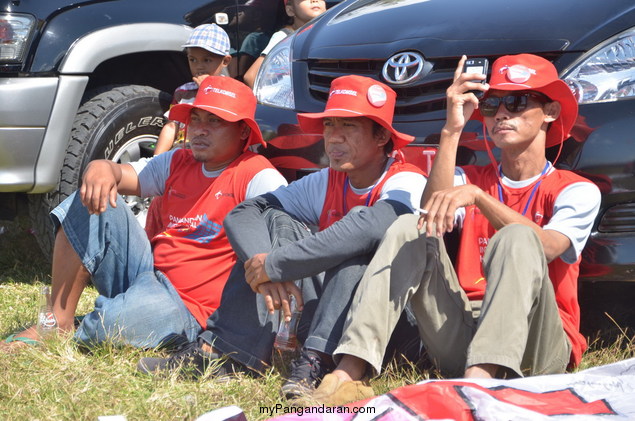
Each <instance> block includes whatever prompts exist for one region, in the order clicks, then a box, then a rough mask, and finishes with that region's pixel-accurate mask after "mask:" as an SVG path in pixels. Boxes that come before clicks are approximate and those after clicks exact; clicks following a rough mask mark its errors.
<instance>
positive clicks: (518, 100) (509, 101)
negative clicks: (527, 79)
mask: <svg viewBox="0 0 635 421" xmlns="http://www.w3.org/2000/svg"><path fill="white" fill-rule="evenodd" d="M529 98H533V99H535V100H537V101H539V102H540V103H543V104H544V103H547V102H551V100H550V99H549V97H547V96H546V95H543V94H541V93H539V92H524V93H517V94H511V95H505V96H503V97H495V96H489V97H486V98H483V99H482V100H480V101H479V104H478V108H479V110H480V111H481V115H482V116H483V117H494V116H495V115H496V112H497V111H498V107H500V105H501V103H502V104H504V105H505V108H506V109H507V111H509V112H510V113H519V112H521V111H525V110H526V109H527V104H528V102H529Z"/></svg>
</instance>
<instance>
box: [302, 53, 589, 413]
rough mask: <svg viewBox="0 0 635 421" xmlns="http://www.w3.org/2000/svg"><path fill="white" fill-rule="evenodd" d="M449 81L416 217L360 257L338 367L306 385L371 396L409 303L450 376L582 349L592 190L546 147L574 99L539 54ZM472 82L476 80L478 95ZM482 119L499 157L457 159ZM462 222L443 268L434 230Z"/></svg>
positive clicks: (327, 393)
mask: <svg viewBox="0 0 635 421" xmlns="http://www.w3.org/2000/svg"><path fill="white" fill-rule="evenodd" d="M464 62H465V57H463V58H462V59H461V61H460V62H459V66H458V67H457V70H456V72H455V75H454V83H453V84H452V85H451V86H450V87H449V89H448V90H447V104H448V106H447V121H446V124H445V126H444V128H443V130H442V132H441V139H440V142H439V151H438V153H437V155H436V158H435V161H434V164H433V167H432V170H431V173H430V177H429V179H428V183H427V185H426V190H425V192H424V196H423V198H422V200H421V207H422V208H423V209H422V210H421V212H420V213H421V215H420V216H419V217H417V216H415V215H406V216H403V217H400V218H399V220H398V221H397V222H396V223H395V224H393V225H392V226H391V227H390V229H389V230H388V232H387V233H386V236H385V237H384V240H383V242H382V244H381V245H380V247H379V248H378V251H377V253H376V254H375V258H374V260H373V261H372V262H371V263H370V264H369V266H368V270H367V271H366V274H365V275H364V278H363V279H362V282H361V284H360V286H359V290H360V291H363V290H364V289H365V288H368V287H369V285H373V287H374V288H375V294H357V295H356V296H355V299H354V301H353V305H352V306H351V311H350V313H349V315H348V318H347V322H346V326H345V329H344V334H343V337H342V341H341V342H340V344H339V346H338V348H337V350H336V351H335V359H336V360H338V361H339V363H338V367H337V369H336V370H335V371H334V372H333V373H332V374H330V375H329V376H327V377H326V378H325V379H324V381H323V382H322V384H321V386H320V388H319V389H318V390H317V391H316V393H315V394H314V397H315V398H316V399H317V400H318V401H320V402H323V403H327V404H342V403H345V402H348V401H351V400H355V399H359V397H360V395H362V393H360V392H361V391H364V394H368V393H369V392H368V390H367V389H368V385H367V384H365V383H363V382H361V381H360V379H363V378H364V377H365V375H366V372H367V368H368V366H370V368H371V369H372V371H374V372H375V373H379V372H380V370H381V361H382V356H383V352H384V350H385V345H386V343H387V335H388V334H389V333H390V332H391V331H392V330H393V327H394V325H395V322H396V318H397V317H398V316H399V314H400V313H401V310H402V309H403V307H404V305H405V304H406V303H407V302H410V304H411V306H412V310H413V311H414V313H415V316H416V318H417V324H418V326H419V333H420V336H421V339H422V341H423V344H424V346H425V348H426V351H427V353H428V355H429V356H430V358H431V360H432V361H433V363H434V364H435V365H436V367H437V368H438V369H439V370H440V371H441V373H442V374H444V375H447V376H458V377H468V378H470V377H515V376H523V375H534V374H549V373H562V372H564V371H565V369H566V368H567V367H568V366H575V365H577V364H578V363H579V362H580V358H581V355H582V353H583V352H584V350H585V349H586V341H585V338H584V337H583V336H582V335H581V334H580V332H579V326H580V309H579V306H578V302H577V278H578V271H579V263H580V253H581V251H582V248H583V247H584V244H585V242H586V240H587V238H588V236H589V233H590V231H591V227H592V225H593V222H594V220H595V216H596V214H597V212H598V208H599V204H600V192H599V190H598V188H597V187H596V186H595V185H594V184H593V183H591V182H589V181H588V180H586V179H584V178H582V177H580V176H578V175H576V174H574V173H572V172H569V171H564V170H558V169H555V168H554V167H553V165H552V163H550V162H549V161H548V160H547V158H546V155H545V147H549V146H556V145H559V144H562V142H563V141H564V140H565V139H566V138H567V137H568V136H569V131H570V130H571V128H572V126H573V123H574V121H575V119H576V116H577V102H576V100H575V98H574V96H573V94H572V92H571V91H570V89H569V88H568V86H567V85H566V84H565V83H564V82H563V81H561V80H560V79H559V78H558V74H557V72H556V69H555V67H554V66H553V65H552V64H551V63H550V62H549V61H547V60H545V59H543V58H541V57H538V56H534V55H529V54H520V55H516V56H504V57H501V58H499V59H498V60H496V61H495V62H494V64H493V66H492V75H491V80H490V82H489V84H484V85H483V84H481V83H478V82H475V81H474V80H483V79H485V75H478V74H464V73H462V68H463V64H464ZM473 90H480V91H483V92H484V98H483V99H482V100H481V101H480V102H479V100H478V99H477V97H476V96H475V95H474V93H472V92H470V91H473ZM470 116H471V117H472V118H476V119H479V120H481V121H483V123H484V126H485V127H486V128H487V131H488V132H489V134H490V136H491V139H492V141H493V143H494V144H495V145H496V147H498V148H499V149H500V156H501V160H500V163H499V164H497V163H496V162H495V161H494V160H492V165H486V166H466V167H456V168H455V162H456V154H457V148H458V146H459V137H460V135H461V132H462V130H463V128H464V126H465V123H466V122H467V120H468V119H469V118H470ZM454 229H459V230H460V237H459V238H460V240H459V250H458V255H457V257H456V264H455V265H454V266H453V264H452V262H451V260H450V258H449V257H448V254H447V252H446V250H445V247H444V243H443V241H442V237H443V235H444V233H446V232H450V231H452V230H454Z"/></svg>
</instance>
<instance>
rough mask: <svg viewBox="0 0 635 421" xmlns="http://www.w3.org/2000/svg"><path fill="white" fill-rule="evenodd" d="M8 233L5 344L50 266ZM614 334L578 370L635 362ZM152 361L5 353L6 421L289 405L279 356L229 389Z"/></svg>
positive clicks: (408, 370)
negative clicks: (145, 369)
mask: <svg viewBox="0 0 635 421" xmlns="http://www.w3.org/2000/svg"><path fill="white" fill-rule="evenodd" d="M8 227H9V230H8V231H7V232H5V233H4V234H2V235H0V308H1V309H2V311H1V312H0V337H2V338H4V337H6V336H7V335H8V334H10V333H12V332H15V331H16V330H18V329H19V328H20V327H22V326H25V325H28V324H32V323H33V322H34V321H35V317H36V307H37V294H38V291H39V288H40V287H41V285H43V284H45V283H49V282H50V280H49V271H48V264H47V263H46V262H45V261H44V260H43V259H42V257H41V255H40V254H39V252H38V251H37V246H36V243H35V239H34V238H33V237H32V235H30V234H29V233H28V232H27V230H25V229H24V228H21V226H20V224H11V225H9V226H8ZM95 296H96V292H95V290H94V289H92V288H89V289H88V290H87V291H86V293H85V294H84V296H83V297H82V300H81V302H80V305H79V309H78V314H84V313H86V312H88V311H90V310H91V308H92V305H93V300H94V298H95ZM616 329H617V331H618V334H617V335H614V337H613V338H612V339H611V340H610V342H603V340H602V339H601V338H599V339H594V340H592V341H591V342H592V343H591V348H590V350H589V352H587V354H586V355H585V356H584V359H583V363H582V366H581V367H580V369H584V368H588V367H591V366H595V365H599V364H606V363H611V362H614V361H618V360H621V359H624V358H630V357H633V356H635V345H634V343H633V339H632V335H631V331H630V330H627V329H626V328H624V327H617V326H616ZM620 329H622V331H620ZM620 332H621V333H620ZM615 338H616V339H615ZM147 355H154V354H153V353H152V352H151V351H140V350H137V349H132V348H116V347H113V346H109V345H104V346H101V347H99V348H97V349H94V350H92V351H91V352H86V351H84V350H82V349H80V348H78V347H77V346H76V345H75V344H74V343H73V342H72V341H71V340H69V339H68V338H59V337H58V338H53V339H51V340H50V341H49V342H47V343H45V344H44V345H43V346H40V347H29V348H25V349H24V350H23V351H20V352H16V353H12V354H6V355H1V358H0V373H3V374H2V378H1V379H0V419H2V420H97V417H98V416H103V415H118V414H119V415H125V416H126V417H127V419H128V420H191V419H195V418H196V417H198V416H200V415H202V414H204V413H206V412H208V411H211V410H213V409H217V408H220V407H223V406H228V405H237V406H239V407H240V408H241V409H243V411H244V412H245V413H246V415H247V418H248V420H250V421H256V420H263V419H266V418H268V412H266V411H263V410H262V409H261V407H265V406H266V407H272V406H274V405H276V404H281V405H286V403H285V402H284V401H283V400H282V399H281V398H280V396H279V392H278V391H279V388H280V385H281V384H282V382H283V380H284V377H283V376H284V375H285V374H286V373H285V365H284V364H283V363H282V358H281V356H279V355H276V356H274V361H276V364H274V366H275V367H276V368H274V369H272V370H271V371H270V372H268V373H266V374H265V376H263V377H261V378H257V379H254V378H248V377H240V378H238V379H236V380H233V381H229V382H224V383H220V382H218V381H217V380H215V379H213V378H210V377H205V378H203V379H201V380H199V381H188V380H181V379H179V378H177V377H176V376H173V377H169V378H163V379H155V378H150V377H148V376H143V375H139V374H137V372H136V370H135V366H136V363H137V361H138V360H139V358H141V357H143V356H147ZM430 377H432V378H434V373H430V372H427V371H423V372H421V371H420V370H417V369H415V368H414V367H412V366H405V367H400V368H397V367H391V368H390V369H389V370H388V372H387V374H385V375H382V376H381V377H380V378H377V379H374V380H373V382H372V384H373V387H374V389H375V391H376V392H377V393H384V392H386V391H388V390H390V389H393V388H396V387H399V386H402V385H404V384H411V383H415V382H417V381H419V380H423V379H426V378H430Z"/></svg>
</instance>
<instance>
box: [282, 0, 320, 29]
mask: <svg viewBox="0 0 635 421" xmlns="http://www.w3.org/2000/svg"><path fill="white" fill-rule="evenodd" d="M284 6H285V11H286V12H287V15H289V16H290V17H292V18H293V27H294V28H299V27H300V26H302V25H304V24H305V23H307V22H308V21H310V20H311V19H313V18H315V17H317V16H320V15H321V14H322V13H324V12H325V11H326V2H325V1H324V0H284Z"/></svg>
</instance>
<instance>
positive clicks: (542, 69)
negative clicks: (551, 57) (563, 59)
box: [471, 54, 578, 147]
mask: <svg viewBox="0 0 635 421" xmlns="http://www.w3.org/2000/svg"><path fill="white" fill-rule="evenodd" d="M489 86H490V89H495V90H499V91H534V92H540V93H542V94H544V95H546V96H548V97H549V99H551V100H552V101H557V102H559V103H560V107H561V111H560V115H559V116H558V118H557V119H556V120H555V121H553V122H552V123H551V126H550V127H549V130H548V131H547V140H546V147H551V146H555V145H558V144H560V143H562V142H563V141H564V140H565V139H567V138H568V137H569V132H570V131H571V128H572V127H573V124H574V123H575V121H576V118H577V116H578V101H577V100H576V99H575V96H574V95H573V92H571V89H570V88H569V86H568V85H567V84H566V83H565V82H563V81H562V80H561V79H560V78H558V72H557V71H556V68H555V67H554V65H553V64H552V63H551V62H550V61H548V60H546V59H544V58H542V57H539V56H536V55H533V54H518V55H513V56H503V57H500V58H499V59H497V60H496V61H495V62H494V64H493V65H492V74H491V77H490V81H489ZM471 118H472V119H473V120H480V121H483V116H482V115H481V113H480V111H479V110H478V109H476V110H474V113H473V114H472V117H471Z"/></svg>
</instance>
